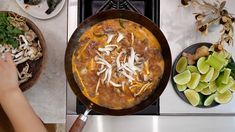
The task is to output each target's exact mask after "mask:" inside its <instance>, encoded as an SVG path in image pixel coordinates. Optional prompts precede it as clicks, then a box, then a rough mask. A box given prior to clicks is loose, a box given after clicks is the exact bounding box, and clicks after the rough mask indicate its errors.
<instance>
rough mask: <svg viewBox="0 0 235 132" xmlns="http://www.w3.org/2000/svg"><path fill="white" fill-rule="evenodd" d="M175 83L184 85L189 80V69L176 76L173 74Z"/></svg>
mask: <svg viewBox="0 0 235 132" xmlns="http://www.w3.org/2000/svg"><path fill="white" fill-rule="evenodd" d="M173 79H174V81H175V83H177V84H179V85H185V84H187V83H188V82H189V81H190V80H191V72H190V71H189V70H186V71H184V72H182V73H180V74H178V75H176V76H174V78H173Z"/></svg>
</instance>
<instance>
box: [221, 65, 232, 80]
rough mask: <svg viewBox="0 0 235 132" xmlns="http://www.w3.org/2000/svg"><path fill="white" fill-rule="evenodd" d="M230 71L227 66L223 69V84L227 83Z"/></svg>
mask: <svg viewBox="0 0 235 132" xmlns="http://www.w3.org/2000/svg"><path fill="white" fill-rule="evenodd" d="M230 73H231V69H229V68H225V69H224V74H223V77H222V83H223V84H228V81H229V76H230Z"/></svg>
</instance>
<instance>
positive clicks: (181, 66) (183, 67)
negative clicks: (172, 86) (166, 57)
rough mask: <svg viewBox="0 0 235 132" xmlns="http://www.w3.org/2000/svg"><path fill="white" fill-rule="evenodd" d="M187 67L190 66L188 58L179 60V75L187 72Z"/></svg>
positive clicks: (177, 68) (177, 66) (177, 65)
mask: <svg viewBox="0 0 235 132" xmlns="http://www.w3.org/2000/svg"><path fill="white" fill-rule="evenodd" d="M187 65H188V61H187V58H186V57H181V58H180V59H179V61H178V62H177V64H176V68H175V70H176V71H177V72H178V73H182V72H184V71H185V70H186V67H187Z"/></svg>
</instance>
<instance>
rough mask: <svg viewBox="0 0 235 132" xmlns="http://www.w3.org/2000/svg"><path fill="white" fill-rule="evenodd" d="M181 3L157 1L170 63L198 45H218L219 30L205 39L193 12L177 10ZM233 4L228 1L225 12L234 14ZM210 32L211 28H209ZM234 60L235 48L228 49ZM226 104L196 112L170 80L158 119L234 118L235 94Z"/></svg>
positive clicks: (177, 0)
mask: <svg viewBox="0 0 235 132" xmlns="http://www.w3.org/2000/svg"><path fill="white" fill-rule="evenodd" d="M179 5H181V4H180V0H161V1H160V13H161V15H160V17H161V18H160V28H161V30H162V31H163V33H164V35H165V36H166V38H167V41H168V43H169V45H170V48H171V53H172V60H173V62H174V60H175V58H176V56H177V55H178V54H179V53H180V52H181V51H182V50H183V49H185V48H186V47H188V46H190V45H192V44H195V43H198V42H217V41H218V38H219V37H220V35H219V30H221V27H220V26H214V27H213V28H212V29H211V30H209V34H208V36H202V35H201V34H200V33H199V32H197V31H196V29H195V19H194V16H193V15H192V13H193V12H194V11H193V10H192V8H190V7H189V8H184V7H179ZM234 6H235V1H234V0H227V4H226V8H227V9H228V11H229V12H231V13H233V14H234V13H235V8H234ZM209 29H210V28H209ZM227 50H228V51H230V53H232V55H233V58H235V46H233V47H232V46H230V47H228V48H227ZM233 96H234V97H233V99H232V101H231V102H230V103H228V104H223V105H220V106H217V107H214V108H207V109H202V108H195V107H193V106H191V105H189V104H187V103H185V102H184V101H183V100H182V99H180V97H178V95H177V94H176V92H175V91H174V89H173V86H172V83H171V80H169V83H168V85H167V87H166V89H165V91H164V92H163V94H162V95H161V97H160V113H161V115H169V114H183V115H188V114H195V113H196V114H198V113H200V114H205V113H206V114H208V113H210V114H211V113H212V114H233V115H235V107H234V106H235V94H233Z"/></svg>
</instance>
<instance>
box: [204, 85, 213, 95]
mask: <svg viewBox="0 0 235 132" xmlns="http://www.w3.org/2000/svg"><path fill="white" fill-rule="evenodd" d="M201 93H202V94H203V95H210V94H211V93H212V92H211V90H210V89H209V87H207V88H204V89H203V90H202V91H201Z"/></svg>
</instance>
